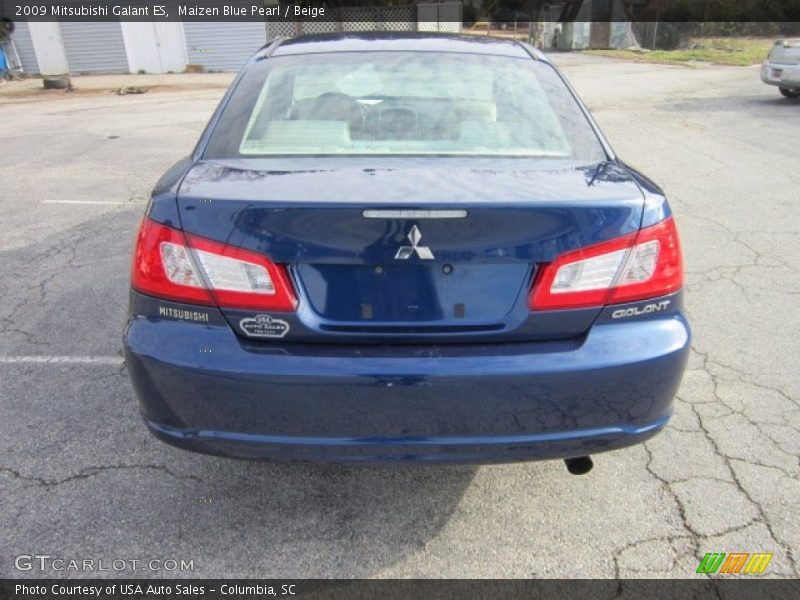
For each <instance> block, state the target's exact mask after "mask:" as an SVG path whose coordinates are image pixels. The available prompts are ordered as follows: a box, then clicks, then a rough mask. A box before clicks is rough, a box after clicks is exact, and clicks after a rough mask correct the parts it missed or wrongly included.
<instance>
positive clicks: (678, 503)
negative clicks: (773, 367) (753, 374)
mask: <svg viewBox="0 0 800 600" xmlns="http://www.w3.org/2000/svg"><path fill="white" fill-rule="evenodd" d="M692 352H694V353H695V354H696V355H697V356H699V357H700V358H701V359H702V365H701V367H699V368H696V369H694V370H702V371H704V372H705V373H706V374H707V375H708V376H709V377H710V379H711V381H712V384H713V391H712V396H713V398H714V401H715V402H718V403H720V404H722V405H724V406H726V407H727V408H730V407H728V405H727V404H726V403H725V402H724V400H723V399H722V398H721V397H720V395H719V392H718V385H719V378H718V376H717V375H716V374H714V373H713V372H712V370H711V369H710V368H709V367H710V365H712V364H715V362H714V361H712V360H711V359H710V358H709V357H708V354H707V353H702V352H699V351H698V350H696V349H695V348H692ZM717 364H718V363H717ZM720 366H722V367H724V368H728V369H730V370H731V371H734V372H736V373H738V374H739V375H740V376H746V375H748V374H747V373H745V372H743V371H741V369H736V368H733V367H730V366H728V365H720ZM747 383H750V384H751V385H754V386H755V387H763V389H767V390H770V391H773V392H777V393H779V394H781V395H782V396H783V397H785V398H786V399H787V400H789V401H791V402H792V403H793V404H794V405H795V406H797V402H796V401H795V400H794V399H793V398H791V396H789V395H788V394H786V393H785V392H784V391H783V390H780V389H779V388H775V387H774V386H766V385H764V386H762V385H760V384H758V383H757V382H753V381H748V382H747ZM683 402H684V404H687V405H688V406H689V408H690V410H692V412H693V414H694V416H695V419H696V422H697V424H698V427H699V430H700V432H702V434H703V435H704V437H705V438H706V440H708V442H709V443H710V444H711V447H712V449H713V451H714V453H715V455H716V456H718V457H719V458H721V459H722V461H723V463H724V464H725V466H726V468H727V471H728V474H729V475H730V480H726V479H721V478H717V477H708V476H696V477H695V476H690V477H686V478H682V479H677V480H672V479H667V478H665V477H663V476H661V475H660V474H659V473H657V472H656V470H655V469H654V468H653V459H654V455H653V451H652V449H651V447H650V443H649V442H646V443H645V444H643V446H644V448H645V451H646V453H647V457H648V460H647V463H646V465H645V469H646V470H647V472H648V473H649V474H650V475H651V476H652V477H653V478H654V479H656V481H658V482H659V485H660V487H661V488H662V490H663V491H664V492H665V493H666V494H667V495H668V496H669V497H670V498H671V499H672V502H673V504H674V505H675V507H676V509H677V512H678V515H679V517H680V521H681V525H682V527H683V528H684V529H685V530H686V531H687V532H688V536H682V535H678V536H674V535H673V536H661V537H658V536H656V537H650V538H646V539H643V540H637V541H634V542H631V543H628V544H626V545H625V546H623V547H621V548H619V549H618V550H616V552H615V554H614V565H615V575H616V577H617V578H619V577H620V576H621V572H622V569H621V566H620V558H621V555H622V554H623V553H624V552H627V551H629V550H630V549H631V548H635V547H637V546H639V545H641V544H644V543H648V542H654V541H665V542H668V543H670V544H671V543H672V542H673V541H674V540H678V539H688V541H689V542H690V544H691V546H692V552H693V553H694V555H695V558H696V559H697V560H698V561H699V560H701V559H702V555H701V551H700V545H701V542H702V541H703V540H704V539H707V538H711V537H715V538H716V537H721V536H724V535H728V534H731V533H735V532H737V531H741V530H743V529H746V528H748V527H750V526H752V525H754V524H757V523H760V524H762V525H764V527H765V528H766V530H767V532H768V533H769V535H770V537H771V538H772V540H773V542H774V543H775V544H776V545H777V547H779V548H780V549H781V550H782V551H783V552H784V554H785V556H786V558H787V561H788V562H789V565H790V567H791V569H792V575H794V576H797V575H798V565H797V560H796V558H795V556H794V552H793V549H792V547H791V545H790V544H788V543H786V542H785V541H784V540H783V539H782V538H781V537H780V536H779V535H778V534H777V532H776V528H775V526H774V525H773V523H772V521H771V519H770V518H769V516H768V514H767V511H766V510H765V508H764V507H763V505H762V504H761V502H759V501H758V500H756V499H755V498H754V497H753V495H752V494H751V493H750V492H749V491H748V490H747V488H746V486H745V485H744V484H743V483H742V481H741V479H740V478H739V475H738V474H737V472H736V470H735V468H734V466H733V463H734V462H741V463H746V464H751V465H756V466H762V467H766V468H771V469H776V470H778V471H779V472H780V473H781V474H782V475H783V476H786V477H789V478H792V479H798V476H797V475H796V474H792V473H790V472H788V471H787V470H786V469H783V468H781V467H777V466H774V465H765V464H763V463H761V462H760V461H753V460H749V459H744V458H740V457H731V456H729V455H728V454H726V453H725V452H723V450H722V449H721V448H720V446H719V443H718V441H717V440H716V439H715V438H714V436H713V435H712V434H711V432H710V431H709V430H708V428H707V426H706V425H705V423H704V421H703V419H704V417H703V415H701V414H700V413H699V412H698V411H697V409H696V407H695V406H694V403H692V402H689V401H685V400H684V401H683ZM738 414H741V415H742V417H743V418H745V419H746V420H747V421H748V422H750V423H751V424H753V425H755V426H758V424H757V423H755V422H753V421H752V419H750V418H749V417H748V416H747V415H746V414H744V412H743V411H739V412H738ZM759 431H761V429H760V428H759ZM775 447H776V448H777V449H778V450H780V451H783V449H782V448H780V447H779V446H777V444H776V445H775ZM787 454H790V453H787ZM791 456H792V457H793V458H795V459H797V458H798V457H797V456H796V455H795V454H793V453H791ZM696 480H705V481H718V482H723V483H725V484H733V485H734V486H735V487H736V489H737V491H738V492H739V493H741V494H742V496H743V497H744V498H745V499H746V500H747V501H748V502H749V503H750V504H751V505H752V506H753V507H754V509H755V511H756V513H757V516H756V517H754V518H752V519H750V520H749V521H748V522H746V523H744V524H740V525H736V526H733V527H730V528H727V529H724V530H721V531H715V532H714V533H713V534H703V533H701V532H699V531H697V530H696V529H695V528H694V527H693V526H692V525H691V523H690V522H689V519H688V515H687V510H686V506H685V504H684V502H683V501H682V500H681V498H680V496H679V495H678V493H677V492H676V491H675V490H674V489H673V486H675V485H676V484H679V483H686V482H690V481H696ZM676 560H677V559H676ZM625 570H626V571H633V572H638V571H637V570H636V569H625Z"/></svg>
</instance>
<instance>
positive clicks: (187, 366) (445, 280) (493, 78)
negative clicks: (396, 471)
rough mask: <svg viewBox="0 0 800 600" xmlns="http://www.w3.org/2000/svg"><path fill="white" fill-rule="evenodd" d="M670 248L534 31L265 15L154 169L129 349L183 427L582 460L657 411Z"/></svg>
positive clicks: (674, 246)
mask: <svg viewBox="0 0 800 600" xmlns="http://www.w3.org/2000/svg"><path fill="white" fill-rule="evenodd" d="M681 260H682V259H681V251H680V247H679V242H678V235H677V232H676V229H675V223H674V221H673V218H672V216H671V213H670V209H669V207H668V205H667V202H666V199H665V197H664V195H663V194H662V192H661V191H660V190H659V188H658V187H656V185H655V184H653V183H652V182H651V181H650V180H648V179H647V178H645V177H644V176H642V175H640V174H639V173H637V172H636V171H634V170H633V169H631V168H630V167H628V166H626V165H625V164H624V163H622V162H620V161H619V160H618V159H617V158H616V157H615V155H614V153H613V152H612V150H611V148H610V147H609V146H608V144H607V143H606V141H605V140H604V138H603V137H602V135H601V133H600V132H599V130H598V129H597V127H596V126H595V124H594V123H593V121H592V119H591V117H590V116H589V114H588V112H587V111H586V109H585V108H584V107H583V105H582V104H581V103H580V101H579V100H578V99H577V98H576V96H575V95H574V93H573V92H572V90H571V89H570V87H569V86H568V84H567V83H566V82H565V80H564V79H563V78H562V76H561V75H560V73H559V72H558V70H557V69H556V68H555V67H554V66H553V65H552V64H551V63H550V61H549V60H548V59H547V58H546V57H545V56H544V55H542V54H541V53H539V52H538V51H537V50H535V49H534V48H533V47H531V46H528V45H526V44H522V43H518V42H511V41H503V40H496V39H483V38H478V37H469V36H463V37H461V36H443V35H397V34H369V35H331V36H308V37H299V38H295V39H289V40H285V39H283V40H277V41H275V42H273V43H271V44H269V45H267V46H266V47H265V48H263V49H262V50H261V51H260V52H258V53H257V54H256V55H255V56H254V57H253V58H252V59H251V60H250V61H249V62H248V64H247V65H246V66H245V67H244V69H243V70H242V72H241V73H240V74H239V76H238V77H237V78H236V80H235V81H234V83H233V84H232V85H231V88H230V90H229V91H228V92H227V94H226V95H225V97H224V99H223V100H222V102H221V104H220V106H219V108H218V109H217V111H216V112H215V114H214V115H213V117H212V118H211V121H210V123H209V125H208V127H207V128H206V130H205V132H204V133H203V135H202V137H201V139H200V141H199V143H198V144H197V147H196V149H195V150H194V152H193V153H192V155H191V156H190V157H188V158H186V159H184V160H182V161H180V162H179V163H178V164H176V165H175V166H174V167H172V168H171V169H170V170H169V171H168V172H167V173H166V174H165V175H164V176H163V177H162V179H161V180H160V182H159V183H158V184H157V186H156V189H155V190H154V192H153V194H152V199H151V202H150V204H149V206H148V208H147V212H146V216H145V218H144V220H143V221H142V224H141V228H140V230H139V234H138V238H137V240H136V248H135V252H134V259H133V270H132V281H131V283H132V288H133V289H132V291H131V306H130V318H129V321H128V324H127V328H126V331H125V349H126V361H127V365H128V368H129V369H130V374H131V378H132V380H133V383H134V386H135V389H136V392H137V395H138V396H139V399H140V400H141V407H142V412H143V415H144V419H145V421H146V423H147V426H148V428H149V429H150V430H151V431H152V432H153V433H154V434H155V435H156V436H157V437H159V438H160V439H162V440H164V441H166V442H169V443H171V444H174V445H176V446H180V447H182V448H186V449H189V450H196V451H200V452H207V453H211V454H219V455H224V456H233V457H241V458H257V459H273V460H293V461H463V462H474V463H478V462H503V461H514V460H536V459H546V458H563V459H568V460H567V465H568V467H569V468H570V471H572V472H583V471H586V470H588V468H590V467H591V459H590V458H589V455H591V454H592V453H596V452H601V451H605V450H613V449H616V448H621V447H624V446H629V445H632V444H637V443H640V442H643V441H644V440H646V439H648V438H649V437H651V436H652V435H654V434H655V433H656V432H658V431H659V430H660V429H661V428H662V427H663V426H664V425H665V424H666V423H667V420H668V419H669V416H670V413H671V406H672V400H673V397H674V394H675V392H676V389H677V387H678V384H679V382H680V379H681V376H682V373H683V369H684V366H685V362H686V359H687V354H688V349H689V342H690V333H689V326H688V324H687V321H686V318H685V316H684V314H683V312H682V303H681V287H682V277H683V273H682V271H683V268H682V262H681Z"/></svg>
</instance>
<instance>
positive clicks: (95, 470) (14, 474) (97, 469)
mask: <svg viewBox="0 0 800 600" xmlns="http://www.w3.org/2000/svg"><path fill="white" fill-rule="evenodd" d="M139 469H143V470H149V471H156V472H160V473H163V474H165V475H169V476H170V477H174V478H175V479H182V480H187V481H195V482H197V483H202V484H204V485H205V482H204V481H203V480H202V479H201V478H200V477H197V476H196V475H191V474H185V475H180V474H177V473H175V472H174V471H172V470H171V469H169V468H168V467H165V466H164V465H158V464H144V465H136V464H133V465H124V464H123V465H102V466H93V467H86V468H84V469H81V470H80V471H78V472H77V473H75V474H73V475H70V476H68V477H64V478H63V479H45V478H43V477H37V476H34V475H24V474H22V473H20V472H19V471H17V470H16V469H12V468H9V467H0V473H4V474H6V475H8V476H10V477H11V478H12V479H15V480H18V481H24V482H28V483H30V484H33V485H36V486H42V487H45V488H54V487H57V486H60V485H64V484H65V483H72V482H74V481H81V480H85V479H90V478H92V477H95V476H96V475H100V474H102V473H106V472H110V471H123V470H139Z"/></svg>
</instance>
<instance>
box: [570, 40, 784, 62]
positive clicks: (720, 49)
mask: <svg viewBox="0 0 800 600" xmlns="http://www.w3.org/2000/svg"><path fill="white" fill-rule="evenodd" d="M773 43H774V40H772V39H757V38H695V39H691V40H689V41H687V42H685V43H684V47H683V48H678V49H677V50H583V52H585V53H586V54H593V55H595V56H610V57H612V58H622V59H625V60H635V61H641V62H656V63H667V64H681V63H683V64H685V63H688V62H691V61H699V62H708V63H712V64H715V65H731V66H737V67H747V66H750V65H757V64H759V63H761V62H762V61H763V60H764V59H766V58H767V54H769V51H770V49H771V48H772V45H773Z"/></svg>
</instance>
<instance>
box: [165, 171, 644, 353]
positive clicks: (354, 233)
mask: <svg viewBox="0 0 800 600" xmlns="http://www.w3.org/2000/svg"><path fill="white" fill-rule="evenodd" d="M369 163H370V164H369V166H367V167H363V166H360V167H353V166H351V165H352V159H336V158H331V159H301V160H294V161H286V160H277V159H263V160H262V159H247V160H232V161H205V162H199V163H197V164H196V165H195V166H194V167H193V168H192V170H191V171H190V172H189V173H188V175H187V176H186V178H185V179H184V181H183V183H182V185H181V188H180V193H179V197H178V205H179V210H180V215H181V221H182V226H183V228H184V229H185V230H186V231H187V232H189V233H192V234H195V235H199V236H203V237H206V238H209V239H212V240H216V241H219V242H224V243H227V244H231V245H234V246H239V247H242V248H246V249H249V250H253V251H256V252H259V253H263V254H265V255H267V256H269V257H270V259H271V260H273V261H274V262H277V263H281V264H284V265H286V266H287V268H288V269H289V272H290V274H291V276H292V279H293V282H294V285H295V287H296V291H297V293H298V295H299V298H300V304H299V307H298V311H297V313H296V314H295V315H291V316H290V318H289V321H291V332H290V335H286V336H285V339H286V340H287V341H290V340H295V341H334V340H340V341H352V340H366V339H370V340H374V341H384V340H386V339H398V338H402V340H403V341H406V342H408V341H420V340H430V339H435V340H437V341H448V340H451V339H458V340H463V339H465V338H469V339H471V340H487V341H488V340H515V339H542V338H546V339H558V338H566V337H575V336H576V335H580V334H581V333H582V332H584V331H585V330H586V329H587V328H588V326H589V325H590V324H591V320H592V319H593V318H594V316H595V315H596V313H597V309H589V310H586V309H584V310H581V311H558V312H561V313H565V314H562V315H561V319H560V320H556V319H553V317H552V315H544V314H542V315H536V314H532V313H531V312H530V310H529V309H528V305H527V302H526V298H527V294H528V291H529V290H530V287H531V283H532V281H533V278H534V277H535V274H536V270H537V265H540V264H542V263H547V262H550V261H551V260H552V259H553V258H554V257H555V256H557V255H559V254H562V253H564V252H567V251H570V250H574V249H576V248H580V247H584V246H588V245H591V244H594V243H598V242H602V241H605V240H608V239H611V238H614V237H618V236H621V235H625V234H628V233H630V232H632V231H635V230H636V229H637V228H638V227H639V223H640V220H641V214H642V208H643V197H642V193H641V191H640V190H639V188H638V186H637V185H636V184H635V182H634V181H633V180H632V179H631V177H630V176H629V175H628V173H627V172H626V171H625V170H624V169H622V168H621V167H619V166H617V165H616V164H614V163H601V164H600V165H596V164H595V165H585V164H578V163H565V162H564V161H546V162H542V161H525V160H523V161H521V160H519V159H509V160H497V159H494V160H492V161H483V160H476V159H471V160H469V161H461V160H449V159H440V160H437V166H435V167H431V166H429V163H430V159H428V160H427V161H426V160H424V159H419V160H414V159H403V160H395V159H387V160H375V159H372V160H370V161H369ZM225 312H226V314H227V315H228V316H229V318H230V320H231V322H232V324H233V323H235V322H236V321H237V319H246V318H252V316H253V315H246V314H244V313H242V312H241V311H225ZM235 329H237V333H240V334H242V331H241V328H236V327H235Z"/></svg>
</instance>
